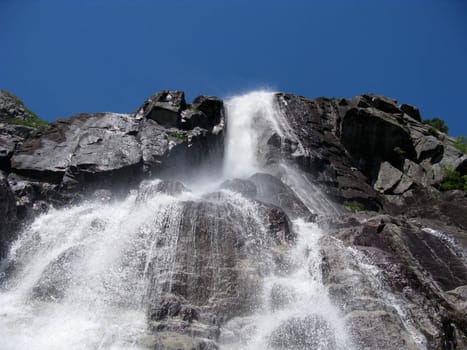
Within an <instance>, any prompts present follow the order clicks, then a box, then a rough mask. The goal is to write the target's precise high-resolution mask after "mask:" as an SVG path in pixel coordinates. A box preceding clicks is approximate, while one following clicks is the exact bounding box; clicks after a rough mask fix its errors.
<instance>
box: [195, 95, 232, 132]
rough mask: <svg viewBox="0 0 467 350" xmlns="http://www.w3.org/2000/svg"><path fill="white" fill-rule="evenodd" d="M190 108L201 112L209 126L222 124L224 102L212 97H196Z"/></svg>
mask: <svg viewBox="0 0 467 350" xmlns="http://www.w3.org/2000/svg"><path fill="white" fill-rule="evenodd" d="M191 108H193V109H194V110H199V111H201V112H203V113H204V114H205V115H206V116H207V118H208V121H209V126H211V127H212V126H215V125H218V124H220V123H222V122H223V119H224V102H223V101H222V100H220V99H218V98H217V97H213V96H198V97H196V98H195V99H194V100H193V102H192V103H191Z"/></svg>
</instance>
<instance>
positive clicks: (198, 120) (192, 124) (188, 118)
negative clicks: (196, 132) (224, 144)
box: [180, 109, 212, 130]
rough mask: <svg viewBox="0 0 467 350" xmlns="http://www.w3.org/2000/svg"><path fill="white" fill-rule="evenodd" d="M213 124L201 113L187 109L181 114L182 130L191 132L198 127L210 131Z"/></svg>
mask: <svg viewBox="0 0 467 350" xmlns="http://www.w3.org/2000/svg"><path fill="white" fill-rule="evenodd" d="M211 126H212V125H211V123H210V122H209V119H208V117H207V115H206V114H204V113H203V112H201V111H197V110H192V109H187V110H184V111H183V112H182V113H181V119H180V129H182V130H191V129H193V128H196V127H200V128H203V129H209V128H210V127H211Z"/></svg>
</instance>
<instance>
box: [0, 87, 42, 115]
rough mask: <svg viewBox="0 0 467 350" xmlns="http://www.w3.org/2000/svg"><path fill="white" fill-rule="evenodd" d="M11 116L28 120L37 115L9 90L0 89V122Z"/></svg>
mask: <svg viewBox="0 0 467 350" xmlns="http://www.w3.org/2000/svg"><path fill="white" fill-rule="evenodd" d="M11 118H17V119H21V120H28V119H33V118H37V117H36V115H35V114H34V113H32V112H31V111H30V110H28V109H27V108H26V107H25V106H24V104H23V102H21V100H20V99H19V98H18V97H16V96H15V95H13V94H12V93H10V92H8V91H5V90H0V122H2V121H7V120H8V119H11Z"/></svg>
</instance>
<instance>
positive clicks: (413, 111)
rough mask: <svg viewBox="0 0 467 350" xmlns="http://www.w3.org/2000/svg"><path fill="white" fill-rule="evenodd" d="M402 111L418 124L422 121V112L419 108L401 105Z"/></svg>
mask: <svg viewBox="0 0 467 350" xmlns="http://www.w3.org/2000/svg"><path fill="white" fill-rule="evenodd" d="M400 109H401V111H402V112H404V113H406V114H407V115H409V116H410V117H412V118H413V119H415V120H416V121H418V122H421V121H422V117H421V116H420V111H419V109H418V108H417V107H414V106H412V105H408V104H405V103H403V104H401V105H400Z"/></svg>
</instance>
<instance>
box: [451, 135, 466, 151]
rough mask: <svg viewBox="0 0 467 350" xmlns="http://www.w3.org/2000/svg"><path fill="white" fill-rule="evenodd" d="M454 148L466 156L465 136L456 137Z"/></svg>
mask: <svg viewBox="0 0 467 350" xmlns="http://www.w3.org/2000/svg"><path fill="white" fill-rule="evenodd" d="M454 147H456V148H457V149H458V150H459V151H461V152H462V153H465V154H467V136H464V135H462V136H457V137H456V142H455V143H454Z"/></svg>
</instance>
